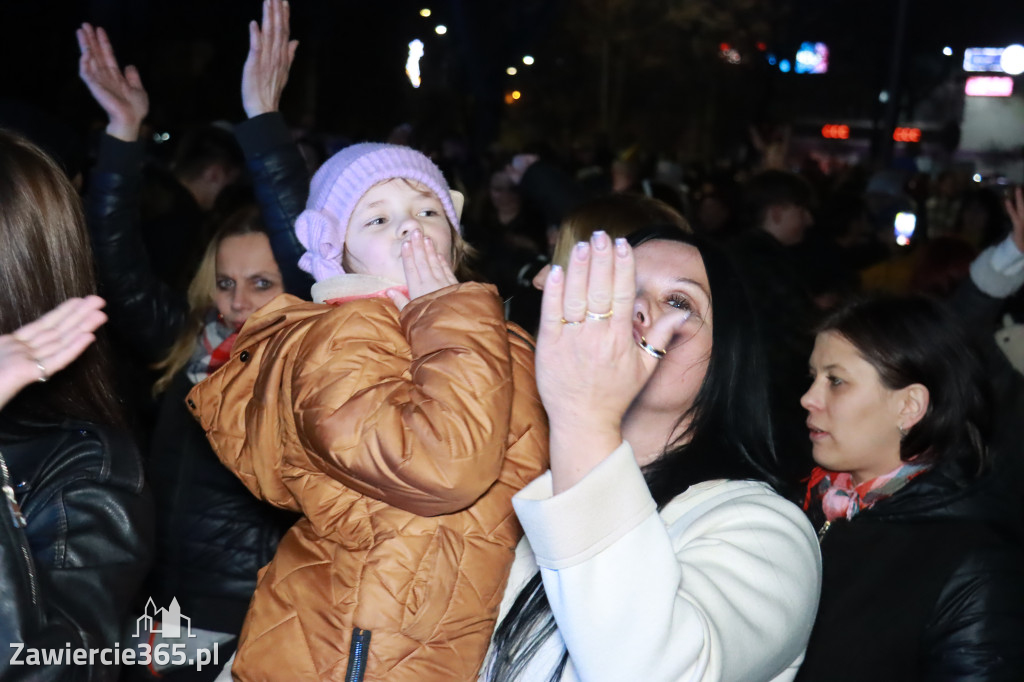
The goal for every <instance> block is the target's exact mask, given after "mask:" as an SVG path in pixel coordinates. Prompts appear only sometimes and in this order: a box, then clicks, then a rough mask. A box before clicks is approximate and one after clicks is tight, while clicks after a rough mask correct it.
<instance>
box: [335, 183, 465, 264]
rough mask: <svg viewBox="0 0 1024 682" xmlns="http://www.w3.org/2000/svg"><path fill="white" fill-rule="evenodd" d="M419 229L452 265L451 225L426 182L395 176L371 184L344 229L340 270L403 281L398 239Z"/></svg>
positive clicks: (400, 244) (400, 241) (405, 238)
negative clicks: (343, 252)
mask: <svg viewBox="0 0 1024 682" xmlns="http://www.w3.org/2000/svg"><path fill="white" fill-rule="evenodd" d="M417 229H418V230H420V231H421V232H422V233H423V237H424V238H425V239H430V240H431V241H432V242H433V243H434V249H435V250H436V251H437V253H438V254H440V255H441V256H442V257H446V258H447V261H448V265H449V266H451V265H452V261H453V252H452V228H451V226H450V225H449V224H448V217H447V216H446V215H445V212H444V206H443V205H442V204H441V200H440V199H438V198H437V195H435V194H434V193H433V192H432V191H431V190H430V188H429V187H427V186H426V185H422V184H420V183H418V182H413V181H410V180H405V179H402V178H395V179H392V180H387V181H385V182H381V183H378V184H376V185H374V186H373V187H371V188H370V189H369V190H368V191H367V192H366V194H364V195H363V196H362V197H361V198H360V199H359V203H357V204H356V207H355V210H353V211H352V218H351V219H350V220H349V221H348V229H347V230H346V232H345V256H344V259H343V261H342V265H343V267H344V268H345V271H346V272H352V273H359V274H362V275H374V276H376V277H383V278H385V279H389V280H391V281H393V282H403V283H404V282H405V269H404V268H403V266H402V243H403V242H405V241H406V240H407V239H408V238H409V237H411V236H412V233H413V231H414V230H417Z"/></svg>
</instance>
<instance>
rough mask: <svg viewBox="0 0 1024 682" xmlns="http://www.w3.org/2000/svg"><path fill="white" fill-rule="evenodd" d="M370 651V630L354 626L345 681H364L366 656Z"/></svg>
mask: <svg viewBox="0 0 1024 682" xmlns="http://www.w3.org/2000/svg"><path fill="white" fill-rule="evenodd" d="M369 653H370V631H369V630H363V629H362V628H352V646H351V647H350V648H349V652H348V670H347V671H346V672H345V682H362V680H363V675H364V674H365V673H366V657H367V656H368V655H369Z"/></svg>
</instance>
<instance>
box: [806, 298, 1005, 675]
mask: <svg viewBox="0 0 1024 682" xmlns="http://www.w3.org/2000/svg"><path fill="white" fill-rule="evenodd" d="M810 369H811V375H812V377H813V383H812V385H811V388H810V389H809V390H808V391H807V393H806V394H805V395H804V396H803V398H802V400H801V404H802V405H803V406H804V408H805V409H806V410H807V412H808V417H807V426H808V429H809V431H810V438H811V441H812V444H813V454H814V460H815V462H816V463H817V464H818V467H817V468H815V470H814V473H813V474H812V476H811V478H810V480H809V483H808V488H807V495H806V499H805V509H806V510H807V513H808V515H809V516H810V518H811V521H812V522H813V523H814V524H815V527H816V528H818V529H819V531H818V535H819V540H820V543H821V552H822V563H823V569H824V573H823V583H822V595H821V602H820V606H819V610H818V616H817V620H816V621H815V625H814V630H813V632H812V634H811V640H810V643H809V645H808V648H807V654H806V658H805V661H804V664H803V667H802V668H801V670H800V674H799V676H798V678H797V679H799V680H828V681H830V682H832V681H841V680H866V679H870V680H918V679H926V680H933V679H934V680H939V679H941V680H966V679H970V680H1020V679H1024V580H1022V579H1021V576H1024V557H1022V552H1021V544H1020V536H1019V534H1018V527H1017V524H1016V519H1014V518H1013V516H1012V515H1008V514H1005V513H1003V507H1002V506H1001V501H1000V500H998V499H997V496H996V486H995V483H996V482H995V481H993V480H992V477H987V476H984V475H980V472H982V471H984V470H985V469H986V468H987V467H988V464H989V462H988V461H987V460H988V457H987V448H988V441H989V435H990V424H991V422H992V417H993V410H994V408H995V405H994V403H993V401H992V397H991V390H990V387H989V383H988V380H987V377H986V375H985V371H984V369H983V364H982V362H981V358H980V355H979V354H978V353H977V352H976V351H975V350H974V346H973V345H972V343H971V341H970V339H969V338H968V336H967V334H966V332H965V331H964V330H962V329H961V327H960V326H959V324H958V320H957V319H956V318H955V317H954V316H953V315H952V314H951V313H950V312H949V311H948V310H947V309H946V308H944V307H943V306H942V305H941V304H939V303H936V302H933V301H931V300H929V299H924V298H872V299H862V300H859V301H854V302H852V303H849V304H847V305H846V306H844V307H842V308H840V309H839V310H837V311H836V312H834V313H832V314H831V315H830V316H829V317H828V318H827V319H826V320H825V321H824V322H823V323H822V324H821V326H820V327H819V333H818V335H817V339H816V341H815V346H814V352H813V353H812V355H811V359H810Z"/></svg>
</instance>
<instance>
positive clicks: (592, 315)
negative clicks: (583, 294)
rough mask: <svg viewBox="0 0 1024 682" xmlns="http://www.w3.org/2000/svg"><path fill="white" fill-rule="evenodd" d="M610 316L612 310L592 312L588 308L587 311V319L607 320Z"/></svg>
mask: <svg viewBox="0 0 1024 682" xmlns="http://www.w3.org/2000/svg"><path fill="white" fill-rule="evenodd" d="M611 316H612V311H610V310H609V311H608V312H606V313H592V312H590V311H589V310H588V311H587V319H588V320H607V319H608V318H610V317H611Z"/></svg>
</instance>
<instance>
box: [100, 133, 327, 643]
mask: <svg viewBox="0 0 1024 682" xmlns="http://www.w3.org/2000/svg"><path fill="white" fill-rule="evenodd" d="M236 135H237V137H238V139H239V142H240V143H241V145H242V150H243V152H244V153H245V155H246V159H247V162H248V166H249V170H250V173H251V174H252V176H253V181H254V189H255V191H256V196H257V200H258V201H259V203H260V208H261V211H262V214H263V219H264V222H265V224H266V226H267V230H268V234H269V237H270V244H271V249H272V250H273V253H274V258H275V259H276V260H277V263H278V267H279V268H280V269H281V274H282V277H283V279H284V284H285V290H286V291H288V292H289V293H294V294H296V295H299V296H302V297H305V298H308V297H309V290H310V286H311V280H310V279H309V278H308V276H307V275H306V274H305V273H303V272H302V271H301V270H299V269H298V265H297V263H298V259H299V256H300V255H301V254H302V252H303V249H302V246H301V244H299V242H298V240H297V238H296V237H295V232H294V229H293V224H294V221H295V218H296V217H297V216H298V213H300V212H301V211H302V209H303V208H304V207H305V201H306V196H307V194H308V192H309V178H308V175H307V172H306V167H305V163H304V162H303V160H302V156H301V155H300V154H299V151H298V148H297V147H296V145H295V144H294V142H293V141H292V140H291V138H290V136H289V134H288V130H287V128H286V127H285V125H284V121H283V119H282V118H281V116H280V115H279V114H277V113H270V114H263V115H262V116H257V117H256V118H253V119H250V120H249V121H246V122H245V123H242V124H240V125H239V126H238V127H237V128H236ZM141 163H142V145H141V143H126V142H122V141H120V140H116V139H114V138H112V137H109V136H105V137H104V140H103V142H102V144H101V149H100V159H99V162H98V163H97V166H96V168H95V169H94V171H93V173H92V175H91V177H90V185H89V191H88V193H87V194H86V217H87V222H88V225H89V230H90V233H91V235H92V242H93V247H94V250H95V252H96V257H97V263H98V270H99V278H100V284H101V293H102V294H103V295H104V296H105V297H106V299H107V309H108V312H109V314H110V325H111V326H113V327H114V328H115V330H116V332H117V335H118V337H119V338H120V339H122V340H123V341H126V342H128V343H130V344H131V345H132V346H133V347H134V348H135V349H136V350H137V351H139V354H140V355H141V356H142V357H144V358H146V359H147V360H149V361H150V362H153V361H156V360H159V359H161V358H162V357H164V356H165V355H166V353H167V351H168V349H169V348H170V346H171V345H172V344H173V343H174V341H175V340H176V339H177V336H178V334H179V333H180V331H181V329H182V328H183V326H184V324H185V321H186V317H187V315H188V304H187V302H186V301H185V299H184V297H182V296H181V295H180V294H178V292H176V291H174V290H173V289H171V288H170V287H168V286H167V285H165V284H164V283H163V282H161V281H160V280H159V279H157V278H156V276H155V275H154V274H153V272H152V270H151V268H150V267H149V266H148V262H147V260H146V255H145V249H144V246H143V243H142V239H141V237H140V236H139V234H138V232H139V228H138V213H139V193H140V189H141V174H140V169H141ZM190 388H191V384H190V383H189V381H188V379H187V378H186V377H185V375H184V372H182V373H181V374H179V376H177V377H176V378H175V380H174V381H173V382H172V384H171V386H170V387H169V388H168V390H167V391H166V392H165V393H164V395H163V396H162V397H161V402H160V405H159V407H158V413H157V419H156V428H155V430H154V433H153V438H152V441H151V445H150V448H149V455H148V457H147V466H146V468H147V474H148V476H149V480H150V484H151V486H152V488H153V493H154V496H155V498H156V502H157V523H158V529H159V533H158V537H157V560H156V562H155V568H154V573H153V578H154V580H153V584H152V587H151V589H152V591H153V596H154V598H155V599H156V601H157V602H158V603H161V604H166V603H168V602H169V601H170V598H171V597H176V598H177V599H178V603H179V605H180V606H181V610H182V613H184V614H186V615H187V616H189V617H190V618H191V619H192V625H193V627H197V628H202V629H207V630H214V631H218V632H228V633H237V632H238V631H239V630H240V629H241V625H242V620H243V619H244V616H245V611H246V609H247V607H248V604H249V599H250V597H251V596H252V593H253V591H254V590H255V588H256V573H257V571H258V570H259V569H260V568H262V567H263V566H264V565H265V564H266V563H268V562H269V561H270V559H271V558H272V557H273V555H274V551H275V550H276V548H277V543H278V541H279V540H280V538H281V536H282V535H283V534H284V531H285V530H287V528H288V527H289V526H290V525H291V523H292V522H293V521H294V518H295V517H291V516H287V515H284V514H282V513H281V512H280V511H278V510H277V509H275V508H273V507H271V506H270V505H267V504H265V503H263V502H260V501H259V500H257V499H256V498H255V497H253V495H252V494H251V493H250V492H249V491H248V490H246V489H245V487H244V486H243V485H242V484H241V483H240V482H239V481H238V479H236V478H235V477H234V475H232V474H231V473H230V472H229V471H228V470H227V469H225V468H224V466H223V465H222V464H221V463H220V461H219V460H218V459H217V456H216V455H215V454H214V453H213V450H212V449H210V446H209V444H208V443H207V441H206V438H205V436H204V435H203V432H202V430H201V429H200V428H199V425H198V424H197V423H196V422H195V420H194V419H193V418H192V416H191V415H190V414H189V413H188V411H187V409H186V408H185V403H184V399H185V394H186V393H187V392H188V390H189V389H190Z"/></svg>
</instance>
